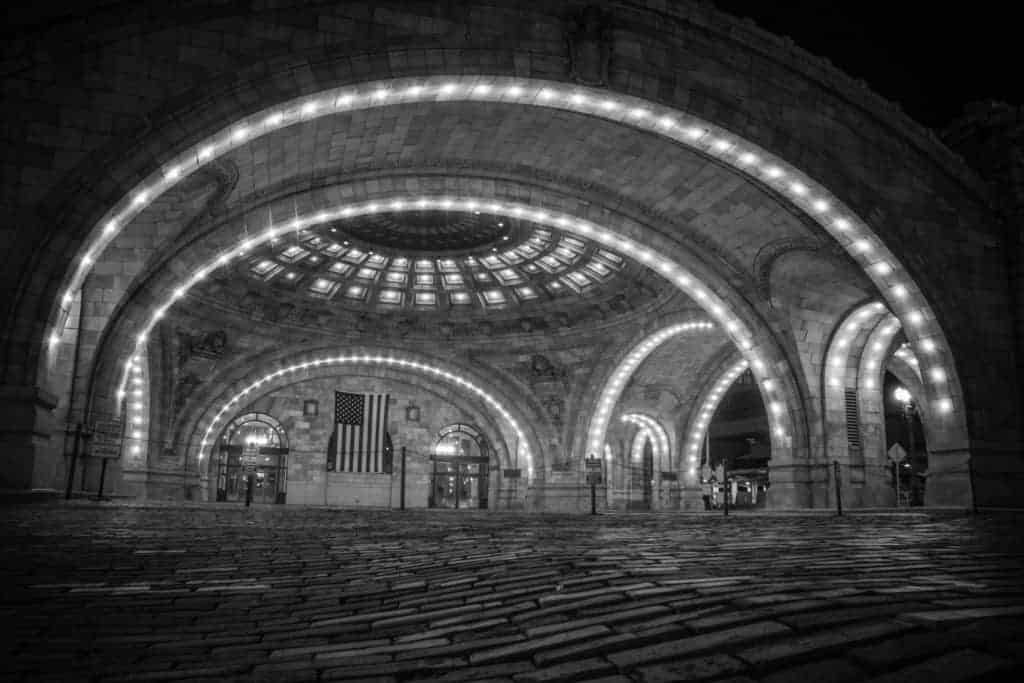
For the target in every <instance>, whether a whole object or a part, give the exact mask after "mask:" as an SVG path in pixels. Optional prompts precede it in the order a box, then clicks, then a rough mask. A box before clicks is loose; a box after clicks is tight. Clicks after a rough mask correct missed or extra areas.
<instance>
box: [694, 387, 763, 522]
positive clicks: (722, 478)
mask: <svg viewBox="0 0 1024 683" xmlns="http://www.w3.org/2000/svg"><path fill="white" fill-rule="evenodd" d="M727 376H728V375H727ZM768 429H769V428H768V414H767V411H766V410H765V407H764V403H763V401H762V400H761V395H760V392H758V391H757V387H756V383H755V380H754V377H753V375H752V374H751V372H750V370H749V369H744V370H743V371H742V372H740V373H739V374H738V375H737V376H736V377H735V379H733V380H732V382H731V384H730V385H729V386H728V388H727V389H725V390H724V391H723V392H722V394H721V399H720V402H719V403H718V405H717V406H715V408H714V411H713V413H712V415H711V419H710V421H709V422H708V427H707V436H706V437H705V444H704V451H703V453H702V454H701V486H702V488H703V490H704V491H705V492H707V490H708V489H709V488H710V490H711V506H712V507H713V508H717V507H720V506H722V505H724V504H726V502H728V505H730V506H731V507H737V508H762V507H765V505H766V503H767V502H768V500H769V499H770V493H769V488H770V485H771V476H770V475H771V457H772V449H771V440H770V439H769V438H768V437H769V434H768Z"/></svg>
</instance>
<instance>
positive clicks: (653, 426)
mask: <svg viewBox="0 0 1024 683" xmlns="http://www.w3.org/2000/svg"><path fill="white" fill-rule="evenodd" d="M619 419H620V420H622V421H623V422H629V423H631V424H635V425H637V426H638V427H640V433H644V432H646V433H647V434H648V435H649V437H650V439H651V443H652V444H653V445H654V447H655V452H654V456H655V458H658V462H661V463H669V466H671V463H672V460H671V455H672V448H671V446H670V444H669V438H668V432H666V431H665V428H664V427H662V426H661V423H660V422H658V421H657V420H655V419H654V418H653V417H651V416H650V415H644V414H643V413H625V414H624V415H623V416H622V417H621V418H619ZM635 445H636V444H635V443H634V447H635Z"/></svg>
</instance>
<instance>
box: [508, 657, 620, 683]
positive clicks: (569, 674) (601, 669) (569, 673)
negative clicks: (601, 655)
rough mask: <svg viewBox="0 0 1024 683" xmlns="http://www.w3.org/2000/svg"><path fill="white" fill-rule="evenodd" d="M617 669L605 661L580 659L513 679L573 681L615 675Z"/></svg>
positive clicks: (525, 680) (517, 675) (526, 681)
mask: <svg viewBox="0 0 1024 683" xmlns="http://www.w3.org/2000/svg"><path fill="white" fill-rule="evenodd" d="M614 673H615V667H614V666H612V665H611V664H609V663H608V662H606V661H604V660H603V659H578V660H576V661H573V662H567V663H565V664H557V665H555V666H549V667H545V668H543V669H536V670H534V671H527V672H524V673H520V674H516V675H515V676H513V677H512V679H513V680H515V681H523V682H524V683H531V682H534V681H536V682H537V683H540V682H541V681H572V680H580V679H584V678H586V679H590V678H592V677H594V676H597V675H601V674H614Z"/></svg>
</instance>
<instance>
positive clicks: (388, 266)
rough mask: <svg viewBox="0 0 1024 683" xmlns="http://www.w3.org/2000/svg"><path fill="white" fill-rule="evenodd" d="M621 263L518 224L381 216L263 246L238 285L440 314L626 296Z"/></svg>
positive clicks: (568, 238) (580, 242) (572, 239)
mask: <svg viewBox="0 0 1024 683" xmlns="http://www.w3.org/2000/svg"><path fill="white" fill-rule="evenodd" d="M631 269H632V268H630V267H629V266H628V262H627V260H626V259H625V258H623V257H622V256H621V255H619V254H617V253H614V252H612V251H610V250H607V249H604V248H603V247H600V246H599V245H596V244H594V243H592V242H589V241H587V240H585V239H581V238H579V237H577V236H574V235H567V234H563V233H561V232H559V231H554V230H551V229H548V228H543V227H540V226H536V225H532V224H530V223H527V222H524V221H519V220H515V219H507V218H499V217H494V216H487V215H480V214H465V213H455V214H452V213H449V212H419V213H415V214H397V213H396V214H389V213H384V214H375V215H371V216H368V217H365V218H360V219H358V220H352V221H342V222H339V223H336V224H332V225H328V226H322V227H318V228H317V229H315V230H308V231H301V232H299V233H297V234H295V235H294V237H293V238H291V239H287V240H285V239H279V240H274V241H272V242H268V243H265V244H264V245H262V246H261V247H259V248H257V249H256V250H254V251H253V252H252V254H250V256H249V258H248V259H246V260H245V261H244V262H242V263H241V264H240V265H238V266H237V267H236V269H235V272H236V275H241V276H244V277H245V278H248V279H249V281H250V282H251V283H261V284H264V285H265V286H267V287H270V288H272V289H273V290H274V291H276V292H278V293H288V292H290V293H293V294H300V295H302V296H304V297H307V298H309V299H314V300H319V301H322V302H332V303H336V304H339V305H341V306H344V307H349V308H351V307H366V308H372V309H377V310H383V311H388V310H392V311H393V310H413V311H422V312H429V311H436V310H445V309H463V310H470V309H474V308H475V309H478V310H479V309H484V310H499V309H507V308H510V307H515V306H519V305H524V304H541V303H545V302H555V303H561V302H564V303H571V302H573V301H576V302H578V301H580V300H581V299H584V298H589V297H590V296H591V295H595V294H599V293H607V292H608V291H611V290H615V289H621V288H622V285H623V283H622V282H621V281H622V280H623V279H624V278H623V276H624V275H625V274H626V273H628V272H629V271H630V270H631Z"/></svg>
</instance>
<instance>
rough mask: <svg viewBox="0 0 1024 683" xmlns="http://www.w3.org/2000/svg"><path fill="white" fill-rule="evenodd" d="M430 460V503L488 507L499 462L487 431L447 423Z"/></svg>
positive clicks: (435, 444) (470, 426) (430, 505)
mask: <svg viewBox="0 0 1024 683" xmlns="http://www.w3.org/2000/svg"><path fill="white" fill-rule="evenodd" d="M430 460H431V466H432V467H431V472H430V493H429V497H428V507H431V508H442V509H451V510H460V509H461V510H486V509H487V507H488V505H489V501H490V488H491V467H492V466H493V465H496V464H497V463H496V461H495V460H494V452H493V449H492V448H491V446H490V444H489V443H488V441H487V437H486V436H485V435H484V434H483V432H481V431H480V430H479V429H477V428H476V427H475V426H473V425H468V424H453V425H448V426H446V427H445V428H443V429H442V430H441V431H440V432H438V434H437V440H436V441H435V443H434V448H433V452H432V453H431V455H430Z"/></svg>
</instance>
